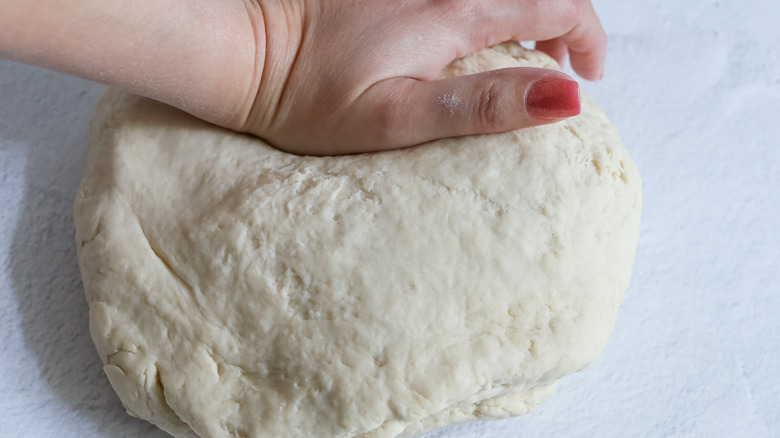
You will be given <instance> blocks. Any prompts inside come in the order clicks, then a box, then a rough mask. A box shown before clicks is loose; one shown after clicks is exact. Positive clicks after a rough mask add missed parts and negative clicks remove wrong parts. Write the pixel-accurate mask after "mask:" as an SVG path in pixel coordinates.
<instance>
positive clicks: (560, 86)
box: [525, 77, 580, 120]
mask: <svg viewBox="0 0 780 438" xmlns="http://www.w3.org/2000/svg"><path fill="white" fill-rule="evenodd" d="M525 107H526V108H527V109H528V113H529V114H530V115H531V116H532V117H533V118H535V119H538V120H559V119H565V118H567V117H573V116H576V115H577V114H579V113H580V86H579V84H577V82H576V81H572V80H570V79H566V78H561V77H550V78H545V79H540V80H538V81H536V82H534V83H533V84H532V85H531V87H530V88H529V89H528V92H527V93H526V96H525Z"/></svg>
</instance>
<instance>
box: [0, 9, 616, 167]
mask: <svg viewBox="0 0 780 438" xmlns="http://www.w3.org/2000/svg"><path fill="white" fill-rule="evenodd" d="M0 9H2V10H3V14H1V15H0V56H3V57H8V58H11V59H16V60H20V61H22V62H27V63H30V64H35V65H39V66H43V67H47V68H52V69H55V70H59V71H63V72H66V73H70V74H74V75H77V76H82V77H85V78H88V79H92V80H96V81H99V82H103V83H106V84H110V85H115V86H119V87H123V88H125V89H128V90H130V91H132V92H135V93H138V94H142V95H145V96H148V97H151V98H154V99H158V100H161V101H163V102H166V103H169V104H171V105H173V106H176V107H178V108H181V109H183V110H185V111H187V112H189V113H191V114H193V115H195V116H198V117H200V118H203V119H205V120H207V121H210V122H212V123H215V124H218V125H221V126H225V127H228V128H231V129H235V130H238V131H245V132H249V133H252V134H255V135H257V136H259V137H261V138H263V139H265V140H267V141H269V142H270V143H271V144H272V145H274V146H276V147H277V148H279V149H282V150H285V151H289V152H294V153H299V154H313V155H330V154H345V153H357V152H367V151H375V150H384V149H393V148H400V147H406V146H412V145H416V144H420V143H423V142H426V141H429V140H434V139H438V138H443V137H452V136H461V135H469V134H481V133H492V132H502V131H509V130H513V129H519V128H524V127H529V126H534V125H540V124H544V123H550V122H552V121H556V120H559V119H561V118H564V117H568V116H572V115H575V114H577V113H578V112H579V92H578V86H577V84H576V82H573V81H572V80H571V78H569V77H568V76H566V75H565V74H563V73H560V72H555V71H551V70H542V69H522V68H521V69H503V70H496V71H492V72H486V73H481V74H478V75H473V76H466V77H460V78H451V79H444V80H436V77H437V76H438V74H439V72H440V71H441V70H442V68H443V67H445V66H446V65H447V64H449V63H450V62H451V61H453V60H455V59H457V58H460V57H462V56H465V55H467V54H469V53H472V52H475V51H478V50H480V49H482V48H484V47H487V46H490V45H493V44H497V43H500V42H503V41H507V40H516V41H528V40H536V41H540V42H539V44H538V48H540V49H541V50H544V51H546V52H548V53H549V54H550V55H552V56H553V57H554V58H556V59H557V60H558V61H559V62H562V61H563V59H564V58H565V55H566V52H567V51H568V53H569V54H570V56H571V62H572V66H573V67H574V70H575V71H576V72H577V73H578V74H580V75H581V76H582V77H584V78H586V79H598V78H600V77H601V75H602V69H603V63H604V56H605V52H606V36H605V34H604V30H603V29H602V27H601V24H600V23H599V20H598V17H597V16H596V13H595V12H594V10H593V7H592V5H591V3H590V1H587V0H547V1H539V0H403V1H392V2H389V1H381V0H285V1H279V0H220V1H215V0H157V1H154V2H127V1H126V0H24V1H22V0H0ZM533 84H538V85H539V86H537V87H533ZM453 93H454V94H453ZM443 95H447V96H452V95H454V96H457V97H458V101H459V105H457V106H455V107H453V106H452V105H450V106H447V105H442V104H441V100H442V99H440V97H441V96H443Z"/></svg>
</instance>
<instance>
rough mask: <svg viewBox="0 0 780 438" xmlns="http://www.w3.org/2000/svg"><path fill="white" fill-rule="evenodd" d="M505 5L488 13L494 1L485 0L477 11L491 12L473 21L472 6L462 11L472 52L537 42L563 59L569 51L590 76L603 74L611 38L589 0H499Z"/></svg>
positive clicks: (460, 21) (582, 71) (579, 71)
mask: <svg viewBox="0 0 780 438" xmlns="http://www.w3.org/2000/svg"><path fill="white" fill-rule="evenodd" d="M499 3H500V4H502V5H504V6H503V8H502V9H500V10H499V11H498V12H500V13H498V12H496V13H493V14H490V13H489V12H490V11H492V9H491V5H492V3H491V2H482V3H481V5H482V6H481V9H477V11H478V13H479V14H482V15H484V16H486V17H489V18H490V19H489V20H486V21H475V20H474V19H473V18H472V15H473V14H474V12H473V11H471V10H464V11H460V12H461V14H462V16H460V18H459V19H458V20H456V23H457V25H456V26H453V28H455V29H463V32H466V33H467V34H468V35H469V41H470V43H471V45H470V46H469V47H468V49H467V50H466V51H465V52H466V53H468V52H473V51H477V50H479V49H482V48H483V47H485V46H487V45H491V44H496V43H499V42H503V41H506V40H515V41H539V43H538V45H537V48H539V49H540V50H542V51H544V52H546V53H548V54H549V55H550V56H552V57H553V58H555V59H556V60H557V61H558V62H559V63H561V62H562V61H564V59H565V55H566V51H568V54H569V56H570V58H571V64H572V67H573V68H574V71H576V72H577V74H579V75H580V76H582V77H583V78H586V79H590V80H596V79H600V78H601V76H602V75H603V70H604V58H605V56H606V52H607V37H606V33H605V32H604V28H603V27H602V25H601V21H600V20H599V18H598V15H596V11H595V9H594V8H593V4H592V3H591V2H590V1H589V0H576V1H575V0H547V1H543V2H539V1H534V2H517V0H511V1H509V0H506V1H499Z"/></svg>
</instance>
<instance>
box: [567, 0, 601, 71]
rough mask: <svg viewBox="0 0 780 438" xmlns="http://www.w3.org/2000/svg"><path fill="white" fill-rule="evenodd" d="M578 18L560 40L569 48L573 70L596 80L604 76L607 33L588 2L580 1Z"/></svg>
mask: <svg viewBox="0 0 780 438" xmlns="http://www.w3.org/2000/svg"><path fill="white" fill-rule="evenodd" d="M580 3H581V4H582V5H583V6H581V10H580V14H579V16H580V19H579V20H578V21H576V24H575V25H574V26H573V27H572V28H571V30H569V31H568V32H567V33H565V34H564V35H562V36H561V37H560V42H561V43H563V44H565V45H566V46H567V47H568V48H569V57H570V59H571V66H572V68H574V71H576V72H577V74H579V75H580V76H582V77H583V78H585V79H590V80H598V79H601V78H602V77H603V76H604V59H605V58H606V55H607V34H606V32H604V28H603V27H602V26H601V21H599V17H598V15H596V11H595V10H594V9H593V5H592V4H591V3H590V2H580Z"/></svg>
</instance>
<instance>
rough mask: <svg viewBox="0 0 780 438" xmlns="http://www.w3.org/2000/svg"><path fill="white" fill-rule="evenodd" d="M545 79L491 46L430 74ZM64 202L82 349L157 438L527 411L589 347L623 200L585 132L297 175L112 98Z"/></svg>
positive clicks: (378, 430) (301, 433) (620, 251)
mask: <svg viewBox="0 0 780 438" xmlns="http://www.w3.org/2000/svg"><path fill="white" fill-rule="evenodd" d="M507 66H545V67H554V66H555V64H554V62H553V61H552V60H551V59H549V58H547V57H546V56H545V55H543V54H541V53H538V52H531V51H525V50H524V49H522V48H520V46H518V45H516V44H504V45H500V46H496V47H494V48H491V49H486V50H483V51H482V52H480V53H478V54H475V55H472V56H470V57H468V58H465V59H463V60H460V61H457V62H456V63H454V64H453V65H452V66H450V67H449V68H448V70H446V71H445V73H444V75H459V74H468V73H473V72H477V71H482V70H487V69H494V68H500V67H507ZM92 129H93V138H92V146H91V150H90V153H89V159H88V164H87V169H86V175H85V177H84V180H83V182H82V184H81V187H80V191H79V194H78V199H77V200H76V206H75V215H76V226H77V234H76V241H77V245H78V247H79V264H80V267H81V272H82V277H83V280H84V285H85V288H86V294H87V299H88V302H89V306H90V328H91V333H92V337H93V339H94V341H95V345H96V346H97V350H98V352H99V354H100V357H101V359H102V360H103V363H104V364H105V368H104V369H105V372H106V374H107V376H108V378H109V380H110V381H111V384H112V385H113V387H114V389H115V390H116V392H117V394H118V395H119V397H120V398H121V400H122V403H123V404H124V405H125V407H126V408H127V410H128V412H130V414H132V415H135V416H138V417H141V418H145V419H147V420H149V421H151V422H153V423H155V424H156V425H158V426H159V427H161V428H162V429H164V430H166V431H168V432H169V433H171V434H172V435H174V436H176V437H196V436H199V437H277V438H279V437H314V436H317V437H356V436H361V437H393V436H396V435H409V434H414V433H418V432H420V431H423V430H426V429H429V428H433V427H439V426H442V425H444V424H448V423H452V422H458V421H466V420H472V419H494V418H503V417H507V416H512V415H520V414H524V413H527V412H529V411H530V410H531V409H533V407H534V406H535V405H536V404H537V403H539V402H541V401H542V400H543V399H544V398H545V397H546V396H547V395H548V394H549V393H550V392H551V390H552V388H553V386H554V384H555V382H556V381H557V380H558V379H560V378H562V377H564V376H566V375H568V374H571V373H573V372H576V371H578V370H580V369H582V368H583V367H585V366H586V365H587V364H588V363H590V362H591V361H592V360H593V359H594V358H595V357H596V356H597V355H598V354H599V353H600V352H601V350H602V349H603V347H604V346H605V343H606V342H607V338H608V336H609V333H610V331H611V329H612V327H613V324H614V321H615V317H616V314H617V311H618V308H619V306H620V304H621V302H622V298H623V293H624V291H625V289H626V287H627V285H628V283H629V277H630V273H631V266H632V263H633V257H634V250H635V246H636V242H637V233H638V224H639V216H640V178H639V174H638V172H637V169H636V167H635V165H634V164H633V162H632V161H631V159H630V158H629V156H628V154H627V153H626V151H625V149H624V148H623V147H622V145H621V143H620V141H619V139H618V136H617V134H616V132H615V129H614V127H613V126H612V125H611V124H610V123H609V121H608V120H607V119H606V117H605V116H604V114H603V113H602V112H601V111H600V110H599V109H598V108H597V107H596V106H595V105H594V104H593V103H592V102H591V101H590V100H589V99H588V98H587V97H585V96H583V112H582V115H580V116H578V117H575V118H572V119H569V120H566V121H563V122H560V123H556V124H552V125H547V126H542V127H537V128H531V129H526V130H522V131H518V132H511V133H506V134H500V135H489V136H477V137H467V138H458V139H449V140H442V141H438V142H434V143H432V144H429V145H425V146H422V147H417V148H411V149H406V150H401V151H395V152H386V153H376V154H365V155H356V156H346V157H325V158H316V157H301V156H295V155H290V154H286V153H282V152H279V151H277V150H275V149H273V148H271V147H269V146H267V145H266V144H264V143H263V142H261V141H259V140H258V139H256V138H252V137H250V136H246V135H241V134H236V133H233V132H229V131H227V130H224V129H221V128H218V127H214V126H211V125H209V124H207V123H204V122H201V121H199V120H196V119H195V118H193V117H191V116H189V115H187V114H184V113H182V112H180V111H178V110H175V109H172V108H170V107H167V106H165V105H162V104H160V103H156V102H153V101H150V100H147V99H143V98H140V97H136V96H132V95H129V94H125V93H123V92H119V91H116V90H108V91H107V93H106V94H105V95H104V97H103V98H102V99H101V101H100V104H99V107H98V111H97V113H96V117H95V119H94V122H93V127H92Z"/></svg>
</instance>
